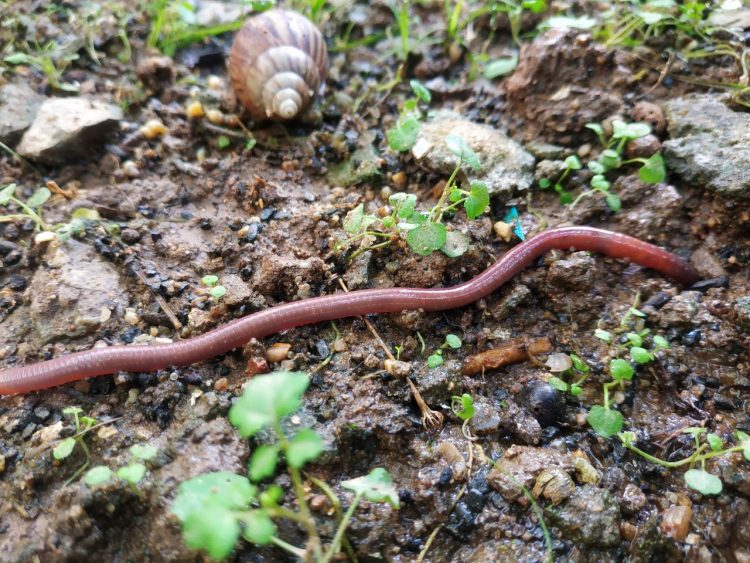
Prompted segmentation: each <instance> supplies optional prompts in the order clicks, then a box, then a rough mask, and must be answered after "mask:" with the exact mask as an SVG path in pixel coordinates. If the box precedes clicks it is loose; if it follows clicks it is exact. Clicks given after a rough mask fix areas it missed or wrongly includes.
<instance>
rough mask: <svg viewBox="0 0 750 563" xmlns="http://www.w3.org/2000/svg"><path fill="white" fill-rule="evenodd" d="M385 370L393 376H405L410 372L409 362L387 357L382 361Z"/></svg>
mask: <svg viewBox="0 0 750 563" xmlns="http://www.w3.org/2000/svg"><path fill="white" fill-rule="evenodd" d="M384 367H385V371H387V372H388V373H390V374H391V375H393V376H395V377H406V376H407V375H409V373H411V362H401V361H399V360H391V359H388V360H386V361H385V362H384Z"/></svg>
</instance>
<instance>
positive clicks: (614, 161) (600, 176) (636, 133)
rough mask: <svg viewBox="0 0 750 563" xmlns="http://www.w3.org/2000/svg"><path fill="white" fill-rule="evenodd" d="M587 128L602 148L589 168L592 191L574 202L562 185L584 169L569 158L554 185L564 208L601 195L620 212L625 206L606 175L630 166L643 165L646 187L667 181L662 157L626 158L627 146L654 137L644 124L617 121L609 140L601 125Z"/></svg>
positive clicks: (545, 181)
mask: <svg viewBox="0 0 750 563" xmlns="http://www.w3.org/2000/svg"><path fill="white" fill-rule="evenodd" d="M586 127H587V128H588V129H590V130H591V131H593V132H594V133H596V136H597V137H598V138H599V141H600V142H601V144H602V147H603V150H602V152H601V153H600V154H599V156H598V158H597V159H596V160H592V161H589V162H588V164H587V168H588V169H589V170H590V171H591V172H592V173H593V176H592V178H591V182H590V185H591V187H590V189H588V190H584V191H583V192H581V193H580V194H579V195H578V197H576V198H575V199H573V197H572V195H571V194H570V193H569V192H567V191H565V188H564V186H563V183H564V181H565V179H566V178H567V177H568V175H569V174H570V172H571V171H573V170H580V169H581V168H582V165H581V161H580V160H579V159H578V157H576V156H569V157H568V158H566V159H565V166H566V168H565V170H564V171H563V173H562V175H561V176H560V178H559V179H558V180H557V181H556V182H555V183H554V188H555V191H556V192H557V193H558V194H560V203H561V204H570V206H571V208H573V207H575V206H576V205H577V204H578V203H579V202H580V201H581V200H582V199H584V198H587V197H591V196H593V195H597V194H598V195H600V196H602V197H603V198H604V200H605V202H606V203H607V206H608V207H609V208H610V209H611V210H612V211H615V212H616V211H619V210H620V208H621V207H622V204H621V202H620V198H619V196H618V195H617V194H616V193H614V192H613V191H611V188H612V184H611V182H610V181H609V180H608V179H607V174H608V173H610V172H613V171H616V170H619V169H620V168H622V167H624V166H626V165H630V164H639V165H640V168H639V170H638V176H639V177H640V179H641V181H643V182H644V183H646V184H658V183H660V182H663V181H664V179H665V177H666V169H665V167H664V159H663V158H662V156H661V153H655V154H654V155H652V156H650V157H649V158H631V159H624V158H623V153H624V151H625V146H626V145H627V143H628V142H629V141H632V140H634V139H639V138H641V137H645V136H646V135H648V134H649V133H651V128H650V127H649V126H648V125H646V124H645V123H625V122H624V121H619V120H615V121H613V122H612V135H611V136H610V137H609V138H607V137H606V135H605V133H604V128H603V127H602V126H601V125H600V124H598V123H589V124H587V125H586ZM552 185H553V184H552V182H551V181H550V180H549V179H542V180H540V182H539V187H541V188H542V189H546V188H549V187H550V186H552Z"/></svg>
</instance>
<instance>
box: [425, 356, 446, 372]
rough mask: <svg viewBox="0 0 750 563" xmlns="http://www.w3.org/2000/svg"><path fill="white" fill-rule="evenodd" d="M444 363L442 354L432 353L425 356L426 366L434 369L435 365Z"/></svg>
mask: <svg viewBox="0 0 750 563" xmlns="http://www.w3.org/2000/svg"><path fill="white" fill-rule="evenodd" d="M444 363H445V360H444V359H443V356H442V354H432V355H430V356H427V367H429V368H430V369H435V368H436V367H439V366H442V365H443V364H444Z"/></svg>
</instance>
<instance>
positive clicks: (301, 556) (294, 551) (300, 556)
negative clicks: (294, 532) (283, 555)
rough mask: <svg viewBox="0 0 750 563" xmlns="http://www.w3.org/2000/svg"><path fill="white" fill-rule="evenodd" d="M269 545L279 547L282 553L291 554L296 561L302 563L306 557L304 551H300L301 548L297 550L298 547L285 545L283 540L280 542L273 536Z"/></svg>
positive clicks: (279, 539)
mask: <svg viewBox="0 0 750 563" xmlns="http://www.w3.org/2000/svg"><path fill="white" fill-rule="evenodd" d="M271 543H273V544H275V545H277V546H278V547H280V548H281V549H283V550H284V551H288V552H289V553H291V554H292V555H294V556H295V557H297V558H298V559H300V560H302V561H304V559H305V555H306V554H305V550H304V549H301V548H299V547H297V546H295V545H292V544H290V543H287V542H285V541H284V540H282V539H281V538H278V537H276V536H273V537H272V538H271Z"/></svg>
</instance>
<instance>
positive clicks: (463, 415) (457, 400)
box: [451, 393, 476, 440]
mask: <svg viewBox="0 0 750 563" xmlns="http://www.w3.org/2000/svg"><path fill="white" fill-rule="evenodd" d="M451 411H453V414H455V415H456V416H457V417H458V418H460V419H461V420H463V424H462V425H461V433H462V434H463V435H464V438H466V439H467V440H476V437H474V436H472V434H471V432H470V431H469V422H470V421H471V419H472V418H474V414H476V410H475V409H474V398H473V397H472V396H471V395H469V394H468V393H464V394H463V395H461V396H458V395H454V396H453V397H451Z"/></svg>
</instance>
